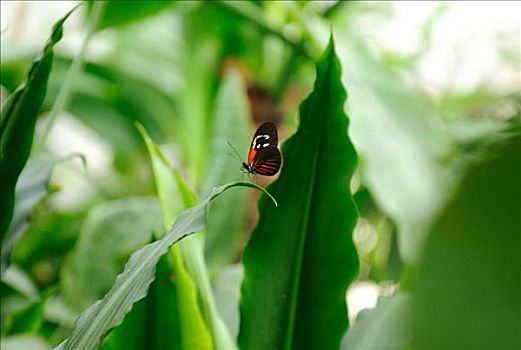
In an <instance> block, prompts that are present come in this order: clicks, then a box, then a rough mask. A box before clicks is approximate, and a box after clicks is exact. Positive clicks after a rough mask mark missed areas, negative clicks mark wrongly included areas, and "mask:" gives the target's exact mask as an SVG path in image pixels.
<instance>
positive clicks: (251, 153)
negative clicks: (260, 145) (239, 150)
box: [248, 148, 257, 164]
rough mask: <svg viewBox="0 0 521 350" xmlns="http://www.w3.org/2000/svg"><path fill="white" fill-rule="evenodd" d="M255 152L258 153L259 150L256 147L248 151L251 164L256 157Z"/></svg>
mask: <svg viewBox="0 0 521 350" xmlns="http://www.w3.org/2000/svg"><path fill="white" fill-rule="evenodd" d="M255 154H257V150H256V149H254V148H250V152H249V153H248V164H251V162H252V161H253V158H255Z"/></svg>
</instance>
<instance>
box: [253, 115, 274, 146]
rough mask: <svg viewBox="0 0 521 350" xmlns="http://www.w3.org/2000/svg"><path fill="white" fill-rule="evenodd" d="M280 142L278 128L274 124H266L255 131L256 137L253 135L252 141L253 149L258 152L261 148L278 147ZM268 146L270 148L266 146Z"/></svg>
mask: <svg viewBox="0 0 521 350" xmlns="http://www.w3.org/2000/svg"><path fill="white" fill-rule="evenodd" d="M278 142H279V140H278V135H277V127H276V126H275V124H273V123H272V122H265V123H262V124H261V126H259V127H258V128H257V131H255V135H253V140H252V141H251V148H253V149H255V150H257V151H258V150H259V149H261V148H265V147H269V146H275V147H277V143H278ZM266 144H268V145H269V146H265V145H266Z"/></svg>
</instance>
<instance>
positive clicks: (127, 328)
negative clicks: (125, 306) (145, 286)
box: [101, 256, 195, 350]
mask: <svg viewBox="0 0 521 350" xmlns="http://www.w3.org/2000/svg"><path fill="white" fill-rule="evenodd" d="M171 270H172V269H171V268H170V263H169V262H168V259H167V257H166V256H163V257H162V258H161V259H159V263H158V264H157V271H156V278H155V280H154V282H153V283H152V284H151V285H150V289H149V291H148V294H147V296H146V298H144V299H142V300H140V301H139V302H138V303H136V304H135V305H134V307H133V308H132V310H131V311H130V312H129V313H128V314H127V315H126V316H125V320H124V321H123V323H122V324H121V325H119V326H118V327H116V329H115V330H114V331H112V332H111V333H110V334H109V336H108V337H107V338H106V339H105V341H104V342H103V345H102V346H101V349H102V350H112V349H113V350H119V349H125V350H143V349H147V350H152V349H158V350H162V349H171V350H174V349H183V345H182V342H181V339H182V338H181V336H180V334H179V328H180V325H179V319H178V307H179V306H178V305H177V303H178V301H177V296H176V286H175V283H173V278H172V276H173V275H172V271H171ZM129 334H132V337H129ZM194 338H195V337H194Z"/></svg>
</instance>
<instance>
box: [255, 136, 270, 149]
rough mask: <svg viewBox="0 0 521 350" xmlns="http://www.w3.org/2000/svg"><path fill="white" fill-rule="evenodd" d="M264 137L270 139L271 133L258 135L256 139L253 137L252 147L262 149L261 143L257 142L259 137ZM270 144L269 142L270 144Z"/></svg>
mask: <svg viewBox="0 0 521 350" xmlns="http://www.w3.org/2000/svg"><path fill="white" fill-rule="evenodd" d="M261 137H262V138H264V139H265V140H268V139H269V138H270V135H258V136H256V137H255V138H254V139H253V142H252V145H251V148H253V149H260V148H261V145H260V144H257V140H258V139H259V138H261ZM268 145H269V144H268ZM263 147H266V146H263Z"/></svg>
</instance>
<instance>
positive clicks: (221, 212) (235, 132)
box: [201, 72, 250, 276]
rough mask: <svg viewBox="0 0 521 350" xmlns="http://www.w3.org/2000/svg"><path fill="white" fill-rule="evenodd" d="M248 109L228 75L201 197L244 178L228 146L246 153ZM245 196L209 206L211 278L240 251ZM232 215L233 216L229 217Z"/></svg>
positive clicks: (240, 86) (225, 197)
mask: <svg viewBox="0 0 521 350" xmlns="http://www.w3.org/2000/svg"><path fill="white" fill-rule="evenodd" d="M248 120H250V116H249V106H248V100H247V97H246V93H245V87H244V86H243V84H242V82H241V77H240V76H239V75H238V73H237V72H232V73H230V74H228V75H227V76H226V77H225V78H224V79H223V82H222V85H221V87H220V89H219V92H218V93H217V100H216V107H215V111H214V117H213V128H212V142H211V145H210V148H209V150H208V156H209V157H208V158H209V165H208V167H207V172H206V174H207V175H206V177H205V179H204V182H203V185H202V186H201V187H202V190H201V192H202V193H206V192H207V191H208V190H210V188H212V187H214V186H217V185H218V184H222V183H226V182H229V181H234V180H238V179H239V178H240V177H241V176H244V174H243V173H242V172H241V171H240V170H239V168H240V166H241V163H240V161H238V160H237V159H235V157H233V156H230V154H233V150H231V149H230V147H229V145H228V142H230V143H231V144H232V145H233V146H234V147H235V148H237V150H239V152H241V151H244V156H246V149H247V146H248V144H247V143H248V140H247V139H246V135H247V134H248V125H247V123H248ZM245 200H246V192H244V191H233V192H228V193H226V194H225V195H223V196H221V197H219V198H218V199H216V200H215V201H213V202H212V203H211V204H210V208H209V210H208V228H207V229H206V235H205V255H206V261H207V263H208V266H209V268H208V269H209V270H210V275H211V276H213V275H214V274H215V273H216V272H217V271H219V270H220V269H221V268H222V267H223V266H224V265H226V264H228V263H230V262H231V261H232V260H233V259H234V258H235V257H236V256H237V251H238V249H239V245H240V240H241V233H242V228H243V227H242V224H243V223H244V217H245V214H246V210H245ZM231 212H233V213H234V215H230V213H231Z"/></svg>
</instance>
